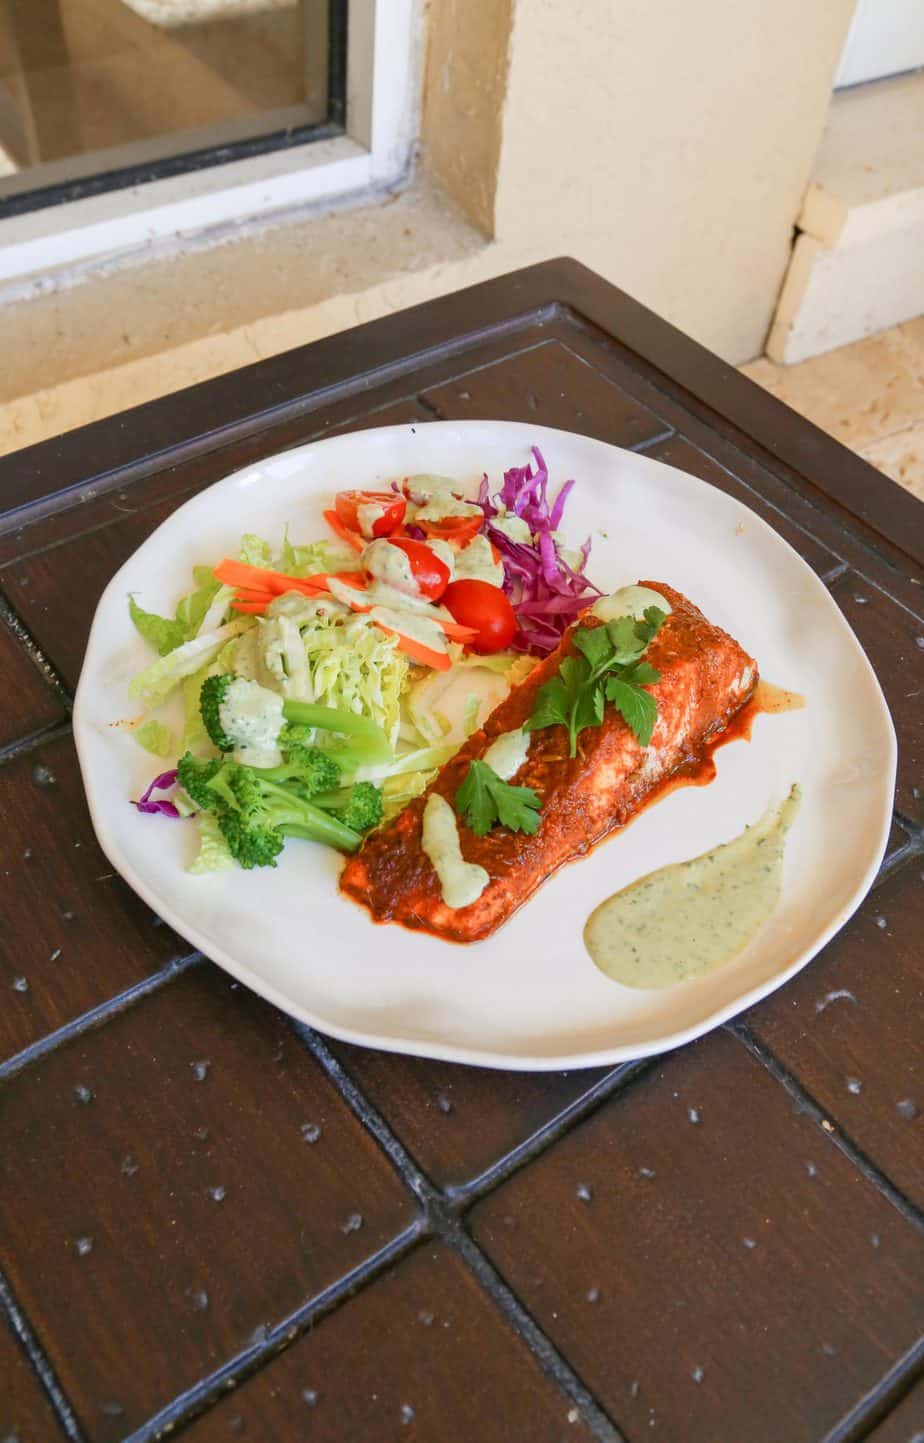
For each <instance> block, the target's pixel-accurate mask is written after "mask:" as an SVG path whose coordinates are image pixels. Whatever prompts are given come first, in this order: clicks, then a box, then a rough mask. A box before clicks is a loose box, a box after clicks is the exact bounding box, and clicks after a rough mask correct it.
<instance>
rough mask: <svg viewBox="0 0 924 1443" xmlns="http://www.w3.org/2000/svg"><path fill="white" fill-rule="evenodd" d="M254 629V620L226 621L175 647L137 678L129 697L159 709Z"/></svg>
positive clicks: (247, 618) (132, 684)
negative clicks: (236, 638) (186, 680)
mask: <svg viewBox="0 0 924 1443" xmlns="http://www.w3.org/2000/svg"><path fill="white" fill-rule="evenodd" d="M252 626H253V620H252V619H251V618H250V617H241V618H240V619H239V620H237V621H229V622H226V623H225V625H224V626H219V627H217V628H216V630H215V631H210V632H206V633H205V635H203V636H196V637H193V639H192V641H187V642H184V643H183V645H182V646H178V647H176V648H174V650H173V651H171V652H168V653H167V655H166V656H162V657H161V658H160V660H159V661H155V662H154V664H153V666H149V667H146V668H145V670H144V671H142V672H139V673H138V675H137V676H136V677H133V678H132V681H131V683H130V684H129V688H128V694H129V696H130V697H132V698H134V699H135V700H136V701H142V702H144V703H145V704H146V705H147V706H159V705H160V703H161V702H162V701H164V700H166V698H167V697H168V696H169V695H170V693H171V692H172V691H173V690H174V688H175V687H178V686H179V684H180V682H181V681H182V680H183V678H184V677H186V676H192V674H193V672H196V671H199V670H201V668H202V667H204V666H208V665H209V663H210V662H212V661H214V660H215V658H216V656H217V655H218V653H219V652H220V651H221V649H222V647H223V646H224V645H225V643H226V642H228V641H230V640H231V638H232V637H234V636H239V635H240V633H241V632H242V631H246V630H248V628H249V627H252Z"/></svg>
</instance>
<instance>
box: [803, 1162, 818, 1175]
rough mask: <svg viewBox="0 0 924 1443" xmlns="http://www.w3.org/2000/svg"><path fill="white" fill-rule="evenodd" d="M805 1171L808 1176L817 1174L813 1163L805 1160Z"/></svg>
mask: <svg viewBox="0 0 924 1443" xmlns="http://www.w3.org/2000/svg"><path fill="white" fill-rule="evenodd" d="M805 1171H806V1172H807V1173H808V1175H809V1177H817V1176H818V1168H817V1167H816V1165H815V1163H813V1162H807V1163H806V1164H805Z"/></svg>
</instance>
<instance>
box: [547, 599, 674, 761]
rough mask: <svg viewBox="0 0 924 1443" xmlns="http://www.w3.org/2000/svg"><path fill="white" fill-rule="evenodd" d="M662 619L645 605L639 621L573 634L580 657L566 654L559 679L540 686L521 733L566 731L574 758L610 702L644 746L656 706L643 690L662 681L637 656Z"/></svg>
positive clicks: (663, 616) (656, 609)
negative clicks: (545, 729) (579, 742)
mask: <svg viewBox="0 0 924 1443" xmlns="http://www.w3.org/2000/svg"><path fill="white" fill-rule="evenodd" d="M665 620H666V613H665V612H663V611H662V610H661V608H660V607H658V606H649V607H648V608H647V609H646V611H645V613H644V616H643V617H642V619H641V620H637V619H636V618H635V617H633V616H618V617H616V619H615V620H614V621H610V622H607V624H606V625H605V626H579V627H578V628H577V630H576V631H575V632H574V645H575V647H576V649H577V651H578V653H579V655H578V656H566V657H565V658H564V660H563V661H562V663H561V666H560V667H559V668H558V675H557V676H553V677H552V678H551V679H550V680H549V681H547V682H545V684H544V685H543V686H541V687H540V688H539V690H538V691H537V693H536V701H535V704H534V706H533V710H532V715H531V716H530V717H529V719H528V720H527V721H526V722H525V723H524V730H526V731H539V730H541V729H542V728H543V727H550V726H563V727H565V728H566V729H567V732H568V747H569V755H570V756H572V757H573V756H576V755H577V740H578V737H579V736H580V734H581V732H582V731H584V729H585V728H586V727H592V726H599V725H600V723H601V722H602V721H603V713H604V707H605V704H606V702H607V701H611V702H612V703H613V705H614V706H615V707H616V710H617V711H618V712H619V714H620V716H621V717H622V718H623V720H624V721H625V723H626V725H627V726H628V727H629V729H630V730H631V731H632V733H633V735H634V736H635V738H636V740H637V741H638V742H639V743H640V745H641V746H643V747H647V745H648V743H649V742H650V741H651V735H652V732H653V731H654V725H655V721H656V720H657V715H658V704H657V702H656V700H655V698H654V697H653V696H652V695H651V693H650V692H647V691H644V690H643V688H644V687H646V686H653V685H654V684H655V682H658V681H660V679H661V673H660V672H659V671H658V670H657V669H656V668H655V667H653V666H651V664H650V663H649V662H647V661H642V659H641V658H642V656H643V655H644V653H645V651H646V650H647V648H648V644H649V642H651V641H652V639H653V638H654V637H655V636H657V634H658V632H659V631H660V629H661V626H662V625H663V623H664V621H665Z"/></svg>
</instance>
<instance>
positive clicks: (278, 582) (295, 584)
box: [214, 557, 327, 596]
mask: <svg viewBox="0 0 924 1443" xmlns="http://www.w3.org/2000/svg"><path fill="white" fill-rule="evenodd" d="M214 570H215V576H216V577H217V578H218V580H219V581H221V582H223V583H224V585H225V586H234V587H236V588H237V589H238V590H249V591H260V592H265V591H269V592H272V593H273V595H275V596H281V595H282V594H283V592H286V591H307V592H317V591H326V590H327V577H326V576H324V577H323V578H322V577H314V576H305V577H300V576H286V574H285V572H284V571H270V570H269V568H268V567H264V566H249V565H248V564H247V562H246V561H232V560H231V558H230V557H225V559H224V561H221V562H219V564H218V565H217V566H216V567H215V569H214ZM322 582H323V584H322Z"/></svg>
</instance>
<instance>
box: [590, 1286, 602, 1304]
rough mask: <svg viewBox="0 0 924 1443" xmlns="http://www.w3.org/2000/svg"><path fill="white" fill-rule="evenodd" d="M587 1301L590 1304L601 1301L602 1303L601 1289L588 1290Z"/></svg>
mask: <svg viewBox="0 0 924 1443" xmlns="http://www.w3.org/2000/svg"><path fill="white" fill-rule="evenodd" d="M587 1301H588V1303H599V1301H600V1289H599V1288H588V1289H587Z"/></svg>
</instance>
